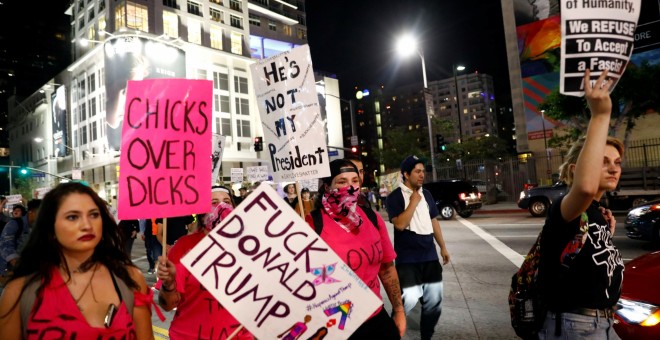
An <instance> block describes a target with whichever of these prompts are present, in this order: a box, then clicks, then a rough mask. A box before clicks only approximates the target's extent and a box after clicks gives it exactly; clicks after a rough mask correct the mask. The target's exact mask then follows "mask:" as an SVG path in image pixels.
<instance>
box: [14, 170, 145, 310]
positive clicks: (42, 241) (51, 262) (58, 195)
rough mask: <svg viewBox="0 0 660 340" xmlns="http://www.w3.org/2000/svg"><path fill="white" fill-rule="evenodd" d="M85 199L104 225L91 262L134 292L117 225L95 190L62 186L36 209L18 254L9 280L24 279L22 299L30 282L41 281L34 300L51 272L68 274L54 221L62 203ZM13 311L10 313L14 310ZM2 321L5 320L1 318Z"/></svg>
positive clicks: (52, 192) (84, 187)
mask: <svg viewBox="0 0 660 340" xmlns="http://www.w3.org/2000/svg"><path fill="white" fill-rule="evenodd" d="M73 193H77V194H83V195H88V196H89V197H91V198H92V200H93V201H94V203H95V204H96V206H97V207H98V209H99V212H100V214H101V220H102V223H103V228H102V234H101V235H102V236H101V241H100V242H99V244H98V245H96V248H95V249H94V253H93V254H92V258H91V260H92V262H100V263H102V264H103V265H105V266H106V267H107V268H108V270H109V271H110V272H111V273H112V274H114V275H116V276H117V277H118V278H120V279H121V280H123V281H124V282H125V283H126V285H127V286H128V287H130V288H133V289H138V288H139V286H138V284H137V282H135V281H134V280H133V279H132V278H131V276H130V274H129V273H128V270H127V267H128V266H133V267H134V266H135V265H134V264H133V263H132V262H131V260H130V259H129V257H128V255H126V254H125V253H124V252H123V246H122V242H121V234H120V230H119V227H117V223H116V222H115V220H114V219H113V218H112V216H111V215H110V213H109V212H108V207H107V205H106V204H105V202H104V201H103V199H101V198H100V197H99V196H98V195H97V194H96V192H94V190H92V189H91V188H89V187H88V186H85V185H83V184H81V183H77V182H69V183H62V184H60V185H58V186H57V187H55V188H54V189H52V190H51V191H49V192H48V193H47V194H46V196H45V197H44V199H43V201H42V203H41V206H40V208H39V214H38V215H37V220H36V221H35V223H34V225H33V226H32V230H31V231H30V237H29V239H28V241H27V243H26V244H25V247H24V248H23V250H22V251H21V254H20V255H21V256H20V258H19V260H18V263H17V266H16V268H15V269H14V274H13V276H12V278H11V280H15V279H17V278H20V277H27V278H28V280H27V281H26V282H25V285H24V286H23V290H21V295H23V293H24V291H25V288H26V287H27V286H28V285H29V284H31V283H32V282H35V281H37V282H39V281H41V280H43V283H42V285H41V286H40V287H39V289H38V290H37V296H39V294H40V293H41V291H43V289H44V287H46V286H48V284H49V283H50V281H51V280H52V268H53V267H55V268H58V267H60V266H62V267H64V269H65V272H66V273H70V272H71V271H70V270H69V267H68V265H67V263H66V261H65V260H64V254H63V253H62V246H61V245H60V243H59V242H57V240H56V238H55V219H56V216H57V212H58V210H59V209H60V206H61V205H62V202H63V201H64V199H65V198H66V197H67V196H69V195H71V194H73ZM69 280H71V277H70V274H67V278H66V280H65V281H67V282H68V281H69ZM18 301H20V298H19V299H18V300H17V301H16V304H15V305H14V306H13V307H12V310H13V309H14V308H15V307H16V305H17V304H18ZM2 317H5V315H3V316H2Z"/></svg>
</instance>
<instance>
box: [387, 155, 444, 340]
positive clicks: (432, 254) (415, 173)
mask: <svg viewBox="0 0 660 340" xmlns="http://www.w3.org/2000/svg"><path fill="white" fill-rule="evenodd" d="M424 175H425V169H424V162H423V161H422V160H421V159H419V158H417V156H408V157H406V159H404V160H403V162H402V163H401V176H402V177H403V180H402V183H400V184H399V187H398V188H396V189H395V190H394V191H392V193H390V194H389V196H387V201H386V206H387V214H388V216H389V217H390V222H392V224H394V250H395V251H396V254H397V258H396V270H397V273H398V274H399V282H400V283H401V293H402V298H403V308H404V311H405V313H406V315H407V314H408V313H410V311H411V310H412V309H413V308H414V307H415V305H416V304H417V301H421V303H422V316H421V320H420V333H421V338H422V340H426V339H431V337H432V336H433V332H434V330H435V325H436V324H437V323H438V320H440V313H441V312H442V308H441V306H440V304H441V303H442V295H443V284H442V266H441V265H440V262H439V258H438V253H437V251H436V250H435V243H434V242H433V241H434V240H435V242H437V243H438V245H439V246H440V255H441V256H442V261H443V264H445V265H446V264H447V263H449V252H448V251H447V247H446V246H445V240H444V239H443V238H442V230H441V229H440V223H439V222H438V220H437V219H436V217H438V215H439V212H438V208H437V207H436V205H435V201H434V200H433V197H432V196H431V193H430V192H429V191H428V190H426V189H424V188H423V187H422V184H424Z"/></svg>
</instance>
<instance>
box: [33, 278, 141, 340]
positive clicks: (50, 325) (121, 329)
mask: <svg viewBox="0 0 660 340" xmlns="http://www.w3.org/2000/svg"><path fill="white" fill-rule="evenodd" d="M52 276H53V278H52V280H51V281H50V283H49V284H48V286H47V287H45V289H44V290H43V293H42V295H41V296H39V298H38V299H36V302H35V306H36V305H37V304H38V301H40V302H41V305H40V306H39V309H37V310H36V311H34V310H33V314H31V315H30V319H29V320H28V323H27V335H28V336H27V338H28V339H98V340H105V339H135V338H136V337H137V334H136V333H135V325H134V323H133V319H132V317H131V315H130V314H129V313H128V310H127V309H126V305H125V304H124V302H122V303H121V305H120V306H119V309H118V310H117V314H115V317H114V319H113V320H112V323H111V324H110V327H109V328H105V327H100V328H97V327H92V326H90V325H89V324H88V323H87V320H86V319H85V316H83V314H82V312H80V310H79V309H78V306H77V305H76V302H75V300H74V299H73V296H71V293H70V292H69V289H68V288H67V286H66V284H65V283H64V279H63V278H62V276H61V275H60V272H59V270H57V269H56V268H54V269H53V270H52Z"/></svg>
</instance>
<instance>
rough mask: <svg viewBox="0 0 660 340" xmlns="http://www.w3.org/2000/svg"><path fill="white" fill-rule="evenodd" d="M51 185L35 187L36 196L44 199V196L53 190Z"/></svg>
mask: <svg viewBox="0 0 660 340" xmlns="http://www.w3.org/2000/svg"><path fill="white" fill-rule="evenodd" d="M51 189H52V188H51V187H42V188H36V189H34V198H37V199H43V198H44V196H46V194H47V193H48V192H49V191H50V190H51Z"/></svg>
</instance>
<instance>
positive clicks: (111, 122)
mask: <svg viewBox="0 0 660 340" xmlns="http://www.w3.org/2000/svg"><path fill="white" fill-rule="evenodd" d="M304 5H305V1H284V0H255V1H252V0H251V1H247V0H207V1H196V0H187V1H183V0H162V1H160V0H158V1H141V2H137V1H128V0H124V1H105V0H76V1H73V2H71V5H70V7H69V8H67V9H66V11H65V13H66V14H67V15H68V16H69V18H70V23H71V26H70V28H71V34H70V37H71V38H70V39H71V54H72V56H73V58H72V59H73V60H72V63H71V64H70V65H68V67H66V70H64V71H62V72H61V73H59V74H57V75H55V76H54V77H53V78H52V79H50V80H49V81H47V82H46V83H44V84H43V85H42V86H41V87H40V88H39V89H38V90H37V91H36V92H34V93H32V94H31V95H30V96H28V97H27V98H26V99H21V100H18V98H17V100H16V101H15V105H13V106H11V107H10V108H9V119H8V120H9V130H10V131H9V140H10V150H11V160H12V162H13V163H14V164H25V165H28V166H30V167H33V168H35V169H39V170H41V171H45V172H47V173H49V174H54V175H56V176H46V177H44V178H35V179H33V181H35V182H37V183H36V185H37V186H44V187H48V186H51V185H53V184H55V182H57V181H58V180H57V179H56V178H57V177H58V176H59V177H62V178H73V179H81V180H84V181H86V182H87V183H90V185H92V186H93V187H94V189H96V190H97V191H98V192H99V193H100V194H101V195H102V197H104V198H106V199H107V200H108V201H110V202H112V201H113V200H115V199H116V195H117V183H118V182H117V178H118V176H119V173H120V170H119V167H118V162H119V153H120V142H121V123H122V119H123V118H122V114H123V107H122V105H121V103H122V95H124V91H125V89H124V87H125V84H126V81H127V80H130V79H134V80H140V79H148V78H188V79H207V80H212V81H213V121H212V129H213V133H219V134H221V135H224V136H226V137H227V140H226V145H225V150H224V155H223V162H222V169H221V174H220V178H219V180H220V181H223V180H224V181H229V178H230V171H231V168H245V167H247V166H254V165H261V163H262V161H261V159H258V158H257V154H256V153H255V152H254V151H253V140H254V137H256V136H261V135H262V127H261V124H260V118H259V111H258V108H257V104H256V103H255V102H254V98H255V96H254V94H253V86H252V81H251V77H250V74H249V72H250V71H249V68H250V65H251V64H252V63H253V62H254V59H255V58H256V59H260V58H268V57H270V56H273V55H276V54H279V53H280V52H283V51H286V50H289V49H291V48H293V47H296V46H299V45H302V44H305V43H306V42H307V41H306V40H307V29H306V24H305V12H304ZM264 165H265V164H264Z"/></svg>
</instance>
